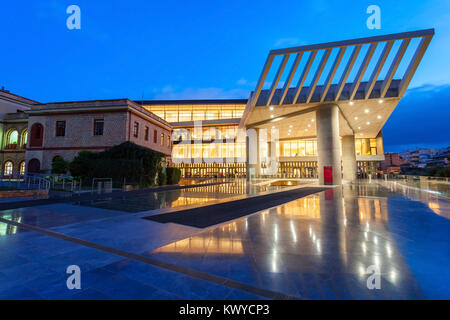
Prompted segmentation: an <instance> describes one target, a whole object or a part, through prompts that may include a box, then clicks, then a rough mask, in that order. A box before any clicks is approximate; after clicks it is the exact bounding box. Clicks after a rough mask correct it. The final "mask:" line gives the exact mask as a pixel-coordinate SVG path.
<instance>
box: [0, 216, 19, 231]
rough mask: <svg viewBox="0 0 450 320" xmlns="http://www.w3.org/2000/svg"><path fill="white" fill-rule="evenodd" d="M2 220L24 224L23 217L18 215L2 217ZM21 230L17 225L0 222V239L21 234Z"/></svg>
mask: <svg viewBox="0 0 450 320" xmlns="http://www.w3.org/2000/svg"><path fill="white" fill-rule="evenodd" d="M2 218H4V219H7V220H10V221H14V222H18V223H20V222H22V217H21V216H17V215H11V214H5V215H3V216H2ZM19 230H20V229H19V228H18V227H17V226H15V225H12V224H6V223H3V222H0V237H1V236H6V235H11V234H16V233H18V232H19Z"/></svg>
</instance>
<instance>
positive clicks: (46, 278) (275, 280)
mask: <svg viewBox="0 0 450 320" xmlns="http://www.w3.org/2000/svg"><path fill="white" fill-rule="evenodd" d="M230 188H232V187H231V186H230ZM206 191H207V190H202V191H201V192H203V193H205V192H206ZM266 191H267V190H266ZM261 192H262V191H261ZM206 193H208V192H206ZM230 194H232V192H230ZM244 194H245V193H244ZM241 195H242V193H241V194H240V196H241ZM215 200H217V199H215ZM218 200H219V201H226V199H218ZM175 201H176V200H175ZM182 201H185V200H182ZM186 202H188V201H187V200H186ZM183 205H185V206H186V207H191V206H192V205H196V204H195V203H193V202H191V203H186V204H184V203H183ZM199 205H205V203H199ZM181 208H184V207H183V206H181V205H180V206H179V207H178V208H165V209H158V210H150V211H143V212H135V213H133V212H130V211H121V210H120V207H116V208H114V209H115V210H113V209H105V208H97V207H92V206H80V205H77V204H54V205H47V206H39V207H31V208H22V209H14V210H6V211H2V212H0V298H1V299H266V298H276V299H278V298H300V299H450V289H449V285H450V221H449V219H448V216H449V212H450V203H449V201H448V198H446V197H442V196H439V195H436V194H433V193H426V192H425V191H420V190H414V192H412V191H411V190H409V189H404V188H401V187H398V186H396V185H395V184H393V183H390V182H384V181H375V180H374V181H372V182H371V183H367V182H361V183H358V184H354V185H344V186H343V187H338V188H334V189H329V190H326V191H323V192H319V193H317V194H313V195H309V196H307V197H304V198H301V199H297V200H294V201H291V202H288V203H286V204H283V205H280V206H277V207H275V208H271V209H268V210H264V211H261V212H256V213H254V214H251V215H248V216H245V217H242V218H239V219H236V220H233V221H229V222H226V223H223V224H221V225H216V226H212V227H209V228H205V229H199V228H193V227H187V226H182V225H177V224H173V223H168V224H160V223H157V222H154V221H149V220H145V219H142V217H145V216H148V215H150V214H158V213H161V212H170V211H173V210H179V209H181ZM212 214H213V213H212ZM73 264H75V265H78V266H80V268H81V271H82V274H81V279H82V280H81V283H82V288H81V290H68V289H67V287H66V279H67V277H68V275H67V274H66V272H65V271H66V267H67V266H68V265H73ZM371 266H375V268H378V269H379V271H380V280H381V281H380V288H379V289H372V290H370V289H368V288H367V285H366V284H367V279H368V277H369V276H370V275H371V274H369V273H367V268H369V267H371Z"/></svg>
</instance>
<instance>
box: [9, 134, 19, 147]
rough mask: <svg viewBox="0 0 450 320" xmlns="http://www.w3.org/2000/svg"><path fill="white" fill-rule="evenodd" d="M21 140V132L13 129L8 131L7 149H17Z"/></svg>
mask: <svg viewBox="0 0 450 320" xmlns="http://www.w3.org/2000/svg"><path fill="white" fill-rule="evenodd" d="M18 140H19V132H17V130H15V129H13V130H10V131H8V133H7V136H6V148H7V149H15V148H16V147H17V143H18Z"/></svg>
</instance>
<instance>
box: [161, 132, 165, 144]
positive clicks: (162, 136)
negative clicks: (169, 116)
mask: <svg viewBox="0 0 450 320" xmlns="http://www.w3.org/2000/svg"><path fill="white" fill-rule="evenodd" d="M161 145H162V146H164V133H161Z"/></svg>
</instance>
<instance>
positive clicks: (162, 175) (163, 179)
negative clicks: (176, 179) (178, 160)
mask: <svg viewBox="0 0 450 320" xmlns="http://www.w3.org/2000/svg"><path fill="white" fill-rule="evenodd" d="M165 169H166V168H164V166H162V165H161V164H159V165H158V175H157V182H158V185H159V186H162V185H164V184H166V183H167V175H166V170H165Z"/></svg>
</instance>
